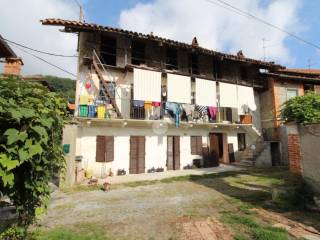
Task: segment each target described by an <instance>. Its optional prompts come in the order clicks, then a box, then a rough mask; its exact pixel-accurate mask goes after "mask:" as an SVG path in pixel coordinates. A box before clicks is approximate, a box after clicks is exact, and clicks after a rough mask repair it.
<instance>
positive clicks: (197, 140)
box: [190, 136, 202, 155]
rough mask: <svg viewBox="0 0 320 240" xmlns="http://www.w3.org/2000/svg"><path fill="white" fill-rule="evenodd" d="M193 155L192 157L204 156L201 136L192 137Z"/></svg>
mask: <svg viewBox="0 0 320 240" xmlns="http://www.w3.org/2000/svg"><path fill="white" fill-rule="evenodd" d="M190 144H191V154H192V155H202V137H201V136H191V137H190Z"/></svg>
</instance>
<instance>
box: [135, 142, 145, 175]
mask: <svg viewBox="0 0 320 240" xmlns="http://www.w3.org/2000/svg"><path fill="white" fill-rule="evenodd" d="M145 143H146V139H145V137H138V167H137V168H138V173H144V172H145V155H146V150H145Z"/></svg>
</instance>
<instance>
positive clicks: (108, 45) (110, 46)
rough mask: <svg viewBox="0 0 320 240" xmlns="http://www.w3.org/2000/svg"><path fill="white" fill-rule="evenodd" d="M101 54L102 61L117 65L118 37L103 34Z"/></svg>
mask: <svg viewBox="0 0 320 240" xmlns="http://www.w3.org/2000/svg"><path fill="white" fill-rule="evenodd" d="M100 54H101V58H102V62H103V63H104V64H106V65H111V66H116V65H117V39H116V38H112V37H108V36H101V45H100Z"/></svg>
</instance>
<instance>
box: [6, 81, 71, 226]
mask: <svg viewBox="0 0 320 240" xmlns="http://www.w3.org/2000/svg"><path fill="white" fill-rule="evenodd" d="M66 106H67V104H66V102H65V100H64V99H62V98H61V97H59V96H58V95H57V94H55V93H52V92H49V91H48V90H47V88H45V87H43V86H41V85H39V84H36V83H29V82H25V81H22V80H19V79H13V78H9V79H6V80H0V191H1V192H2V193H3V194H4V195H7V196H8V197H9V198H10V200H11V201H12V203H13V204H14V205H15V206H16V208H17V212H18V214H19V224H20V225H22V226H27V225H29V224H30V223H32V222H33V220H34V218H35V216H36V214H37V212H38V211H39V209H42V207H43V206H45V203H46V201H47V199H48V197H49V194H50V191H49V181H50V180H52V179H53V178H54V177H56V176H58V173H59V171H61V170H63V168H64V158H63V151H62V143H61V141H62V129H63V125H64V121H65V120H66V119H67V112H66Z"/></svg>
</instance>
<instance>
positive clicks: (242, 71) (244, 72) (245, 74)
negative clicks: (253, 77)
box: [240, 67, 248, 80]
mask: <svg viewBox="0 0 320 240" xmlns="http://www.w3.org/2000/svg"><path fill="white" fill-rule="evenodd" d="M240 75H241V79H242V80H247V79H248V71H247V68H246V67H241V68H240Z"/></svg>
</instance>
